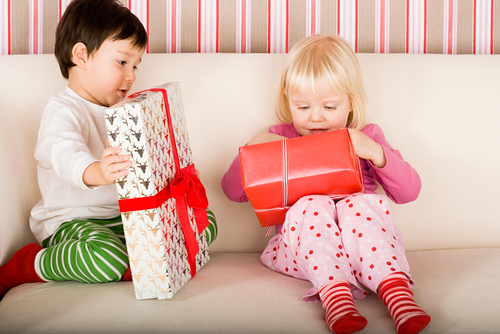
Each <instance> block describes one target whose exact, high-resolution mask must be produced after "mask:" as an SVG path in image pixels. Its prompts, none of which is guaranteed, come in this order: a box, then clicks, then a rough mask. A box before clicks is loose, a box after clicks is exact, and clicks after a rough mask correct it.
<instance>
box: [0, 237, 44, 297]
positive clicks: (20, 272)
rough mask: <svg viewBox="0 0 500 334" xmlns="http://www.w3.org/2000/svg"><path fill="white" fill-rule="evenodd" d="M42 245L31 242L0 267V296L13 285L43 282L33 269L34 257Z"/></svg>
mask: <svg viewBox="0 0 500 334" xmlns="http://www.w3.org/2000/svg"><path fill="white" fill-rule="evenodd" d="M41 250H42V247H41V246H40V245H39V244H36V243H32V244H28V245H26V246H24V247H22V248H21V249H20V250H18V251H17V252H16V253H15V254H14V256H13V257H12V259H10V261H9V262H7V263H6V264H5V265H3V266H2V267H1V268H0V298H1V297H3V295H5V294H6V293H7V291H9V290H10V289H12V288H13V287H16V286H18V285H21V284H24V283H31V282H45V281H44V280H42V279H41V278H40V277H38V275H37V273H36V271H35V257H36V255H37V254H38V252H39V251H41Z"/></svg>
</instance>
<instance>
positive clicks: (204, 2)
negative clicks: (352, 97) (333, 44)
mask: <svg viewBox="0 0 500 334" xmlns="http://www.w3.org/2000/svg"><path fill="white" fill-rule="evenodd" d="M70 1H71V0H0V54H2V55H6V54H40V53H53V51H54V32H55V28H56V26H57V22H58V21H59V19H60V17H61V15H62V13H64V10H65V8H66V7H67V5H68V3H69V2H70ZM121 1H122V2H123V4H124V5H126V6H128V8H130V10H131V11H132V12H134V13H135V14H136V15H137V16H138V17H139V19H140V20H141V22H143V24H144V26H145V27H146V30H147V31H148V33H149V37H150V41H149V45H148V49H147V52H149V53H165V52H166V53H178V52H228V53H250V52H254V53H283V52H288V50H289V49H290V48H291V47H292V45H293V44H294V43H295V42H296V41H297V40H299V39H300V38H302V37H305V36H309V35H312V34H316V33H322V34H340V35H341V36H343V37H344V38H346V39H347V40H348V41H349V43H350V44H351V45H352V47H353V48H354V49H355V51H356V52H361V53H389V52H392V53H444V54H493V53H500V6H495V1H494V0H121ZM495 23H496V24H495Z"/></svg>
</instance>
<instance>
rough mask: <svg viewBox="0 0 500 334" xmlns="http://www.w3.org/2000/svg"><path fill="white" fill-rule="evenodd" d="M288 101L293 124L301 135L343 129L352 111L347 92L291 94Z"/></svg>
mask: <svg viewBox="0 0 500 334" xmlns="http://www.w3.org/2000/svg"><path fill="white" fill-rule="evenodd" d="M288 103H289V105H290V111H291V113H292V120H293V125H294V127H295V129H296V130H297V132H298V133H299V134H300V135H301V136H308V135H312V134H315V133H321V132H327V131H333V130H340V129H343V128H345V127H346V126H347V118H348V117H349V112H351V111H352V106H351V102H350V100H349V96H348V95H347V94H339V95H334V94H328V95H325V96H322V97H319V98H318V97H315V96H314V94H313V93H312V92H309V93H308V94H305V95H298V94H291V95H289V96H288Z"/></svg>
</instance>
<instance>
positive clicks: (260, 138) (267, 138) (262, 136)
mask: <svg viewBox="0 0 500 334" xmlns="http://www.w3.org/2000/svg"><path fill="white" fill-rule="evenodd" d="M282 139H286V137H283V136H280V135H276V134H274V133H269V132H263V133H259V134H258V135H256V136H255V137H253V138H252V139H250V141H249V142H248V144H247V145H255V144H262V143H269V142H272V141H278V140H282Z"/></svg>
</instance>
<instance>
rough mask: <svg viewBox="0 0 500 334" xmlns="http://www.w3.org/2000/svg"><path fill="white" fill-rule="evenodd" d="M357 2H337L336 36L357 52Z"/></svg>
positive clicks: (355, 0) (354, 0)
mask: <svg viewBox="0 0 500 334" xmlns="http://www.w3.org/2000/svg"><path fill="white" fill-rule="evenodd" d="M358 5H359V3H358V0H353V1H338V2H337V34H339V35H340V36H342V37H344V38H345V39H346V40H347V41H348V42H349V44H351V46H352V48H353V49H354V52H358V33H359V32H358V16H359V10H358Z"/></svg>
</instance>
